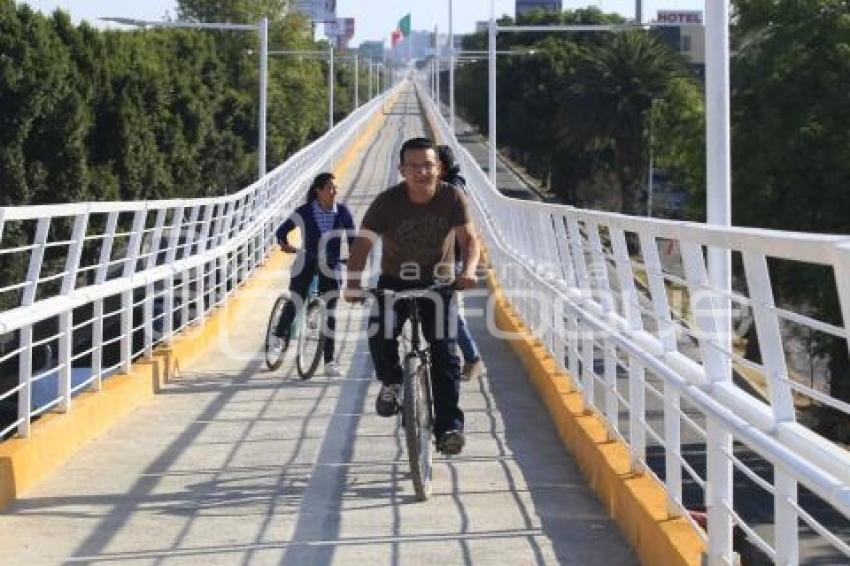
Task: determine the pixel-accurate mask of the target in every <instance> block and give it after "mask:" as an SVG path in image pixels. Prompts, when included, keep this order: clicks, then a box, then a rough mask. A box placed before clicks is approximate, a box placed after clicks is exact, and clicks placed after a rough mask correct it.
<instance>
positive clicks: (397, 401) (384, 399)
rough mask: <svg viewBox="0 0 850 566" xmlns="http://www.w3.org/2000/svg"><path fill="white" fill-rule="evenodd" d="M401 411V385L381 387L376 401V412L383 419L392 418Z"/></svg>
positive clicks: (394, 384)
mask: <svg viewBox="0 0 850 566" xmlns="http://www.w3.org/2000/svg"><path fill="white" fill-rule="evenodd" d="M400 409H401V384H400V383H393V384H391V385H381V390H380V391H379V392H378V398H377V399H375V411H376V412H377V413H378V414H379V415H381V416H382V417H391V416H393V415H395V414H396V413H398V412H399V410H400Z"/></svg>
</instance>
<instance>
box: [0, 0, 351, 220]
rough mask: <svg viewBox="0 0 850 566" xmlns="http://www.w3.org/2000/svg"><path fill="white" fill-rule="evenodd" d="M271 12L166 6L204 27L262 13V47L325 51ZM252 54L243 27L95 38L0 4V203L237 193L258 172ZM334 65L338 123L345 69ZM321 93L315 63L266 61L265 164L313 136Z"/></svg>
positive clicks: (192, 0) (319, 123) (344, 107)
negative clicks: (265, 25) (265, 41)
mask: <svg viewBox="0 0 850 566" xmlns="http://www.w3.org/2000/svg"><path fill="white" fill-rule="evenodd" d="M213 4H215V6H223V5H227V6H226V7H227V9H226V10H225V9H224V8H218V9H215V10H214V9H213V8H211V7H212V6H213ZM283 4H285V3H284V2H272V1H267V2H262V3H256V2H242V3H239V2H230V3H210V2H199V1H197V0H187V1H183V2H180V3H179V5H180V8H179V10H180V17H181V18H184V17H188V18H192V19H201V16H203V17H204V18H205V19H206V21H211V20H212V21H237V22H254V21H257V19H258V18H259V17H261V16H268V17H270V30H269V44H270V47H271V49H281V50H283V49H285V50H319V49H321V50H325V51H326V50H327V44H326V43H324V42H316V41H313V40H312V37H311V32H310V28H309V24H308V23H307V22H306V21H305V20H304V19H303V18H302V17H301V16H299V15H295V14H292V15H284V10H283V9H282V5H283ZM260 5H262V6H260ZM279 5H280V6H279ZM240 6H241V7H240ZM258 6H259V8H258ZM263 10H265V11H263ZM257 53H258V38H257V35H256V34H252V33H245V32H228V31H209V30H206V31H198V30H179V29H150V30H137V31H109V30H106V31H104V30H98V29H96V28H93V27H91V26H90V25H88V24H86V23H83V24H82V25H80V26H75V25H73V24H72V23H71V21H70V19H69V17H68V14H67V13H64V12H61V11H57V12H55V13H53V14H52V15H50V16H44V15H42V14H40V13H38V12H35V11H33V10H32V9H30V8H29V7H28V6H26V5H16V3H15V2H14V1H13V0H0V124H2V127H0V205H4V206H8V205H24V204H43V203H59V202H73V201H80V200H85V201H89V200H138V199H153V198H178V197H186V198H189V197H196V196H212V195H221V194H226V193H228V192H232V191H234V190H238V189H241V188H242V187H244V186H245V185H247V184H248V183H250V182H251V181H252V180H253V179H254V178H255V176H256V170H257V134H258V125H257V113H258V96H259V94H258V90H259V86H258V83H259V68H258V67H259V64H258V56H257ZM335 67H336V68H335V74H336V81H337V86H336V89H335V94H336V98H337V99H336V104H335V109H336V112H337V113H338V116H337V118H342V117H344V116H345V115H346V114H347V113H348V112H350V111H351V110H352V106H353V92H352V86H353V72H352V68H351V67H352V66H351V65H343V64H339V65H336V66H335ZM364 83H365V81H361V88H362V85H363V84H364ZM327 95H328V92H327V64H326V63H325V62H324V61H319V60H316V59H309V58H306V57H305V58H303V59H302V58H298V57H294V56H287V57H271V58H270V61H269V89H268V110H269V112H268V167H269V169H271V168H272V167H274V166H275V165H277V164H279V163H281V162H283V161H284V160H285V159H286V158H287V156H289V155H291V154H292V153H293V152H295V151H296V150H297V149H298V148H300V147H302V146H303V145H305V144H306V143H308V142H309V141H311V140H312V139H314V138H316V137H318V136H319V135H321V134H322V133H324V131H325V130H326V128H327V123H328V116H327V112H328V110H327V109H328V104H327ZM361 100H365V96H361Z"/></svg>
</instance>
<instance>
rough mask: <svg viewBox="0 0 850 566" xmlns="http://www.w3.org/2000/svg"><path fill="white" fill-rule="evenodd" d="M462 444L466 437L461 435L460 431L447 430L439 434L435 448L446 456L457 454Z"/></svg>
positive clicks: (461, 449) (461, 448)
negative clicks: (438, 440)
mask: <svg viewBox="0 0 850 566" xmlns="http://www.w3.org/2000/svg"><path fill="white" fill-rule="evenodd" d="M464 444H466V439H465V438H464V437H463V433H462V432H460V431H459V430H447V431H446V432H444V433H443V434H442V436H440V442H439V444H438V445H437V450H439V451H440V452H442V453H443V454H444V455H446V456H457V455H458V454H460V453H461V452H462V451H463V445H464Z"/></svg>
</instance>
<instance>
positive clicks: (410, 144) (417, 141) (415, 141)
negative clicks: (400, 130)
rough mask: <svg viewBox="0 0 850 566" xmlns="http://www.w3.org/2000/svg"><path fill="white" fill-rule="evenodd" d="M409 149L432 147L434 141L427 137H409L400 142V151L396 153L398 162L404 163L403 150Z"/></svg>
mask: <svg viewBox="0 0 850 566" xmlns="http://www.w3.org/2000/svg"><path fill="white" fill-rule="evenodd" d="M411 149H434V142H432V141H431V140H430V139H429V138H410V139H409V140H407V141H406V142H404V143H403V144H401V151H399V153H398V158H399V163H404V152H406V151H408V150H411Z"/></svg>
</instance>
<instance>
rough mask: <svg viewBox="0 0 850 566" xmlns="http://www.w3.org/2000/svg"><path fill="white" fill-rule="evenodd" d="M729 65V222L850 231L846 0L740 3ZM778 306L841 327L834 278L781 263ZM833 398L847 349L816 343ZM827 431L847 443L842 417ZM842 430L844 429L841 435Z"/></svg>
mask: <svg viewBox="0 0 850 566" xmlns="http://www.w3.org/2000/svg"><path fill="white" fill-rule="evenodd" d="M735 13H736V17H735V22H736V25H735V28H734V33H733V45H734V57H733V59H732V67H731V73H732V79H733V93H732V127H733V132H732V137H733V140H734V143H733V145H732V151H733V159H732V163H733V170H732V174H733V185H732V186H733V191H732V195H733V206H732V210H733V221H734V223H735V224H737V225H746V226H758V227H765V228H776V229H781V230H799V231H807V232H829V233H847V232H850V217H848V215H847V211H848V210H850V191H848V190H847V187H848V186H850V98H848V97H847V93H848V92H850V5H848V3H847V2H846V1H843V0H771V1H768V0H737V1H736V3H735ZM771 267H772V268H773V273H774V277H775V292H776V294H777V296H778V299H779V301H780V302H782V303H784V304H790V305H793V306H794V308H795V310H800V309H803V310H805V311H808V312H809V313H810V314H811V315H813V316H816V317H817V318H820V319H822V320H826V321H828V322H831V323H833V324H841V315H840V312H841V311H840V307H839V304H838V296H837V291H836V286H835V281H834V277H833V275H832V273H831V272H830V271H829V270H821V269H816V268H807V267H805V266H802V265H796V264H795V265H791V264H788V263H782V262H777V263H775V264H773V265H772V266H771ZM816 347H817V348H818V349H820V350H822V351H823V352H825V353H826V354H827V355H828V357H829V368H830V376H831V381H830V387H831V394H832V395H833V396H835V397H837V398H839V399H843V400H845V401H847V400H850V360H848V356H847V353H848V352H847V344H846V342H845V341H844V340H836V339H832V338H830V337H827V336H824V335H819V336H818V337H817V340H816ZM822 423H823V427H824V430H825V432H827V433H829V434H835V435H843V437H844V438H845V439H846V438H850V427H848V426H847V420H846V415H844V416H840V415H834V414H831V413H830V414H827V415H826V416H825V418H824V419H823V421H822ZM842 427H843V429H842Z"/></svg>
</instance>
